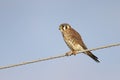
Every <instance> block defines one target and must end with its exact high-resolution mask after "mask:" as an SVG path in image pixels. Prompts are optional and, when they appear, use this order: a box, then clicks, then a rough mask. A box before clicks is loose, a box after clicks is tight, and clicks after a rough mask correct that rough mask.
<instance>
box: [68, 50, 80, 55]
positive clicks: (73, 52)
mask: <svg viewBox="0 0 120 80" xmlns="http://www.w3.org/2000/svg"><path fill="white" fill-rule="evenodd" d="M78 52H79V51H69V52H67V53H66V56H71V55H76V54H77V53H78Z"/></svg>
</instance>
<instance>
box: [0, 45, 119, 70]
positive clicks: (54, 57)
mask: <svg viewBox="0 0 120 80" xmlns="http://www.w3.org/2000/svg"><path fill="white" fill-rule="evenodd" d="M114 46H120V43H115V44H110V45H106V46H101V47H97V48H92V49H87V50H83V51H79V53H82V52H86V51H95V50H99V49H104V48H109V47H114ZM67 53H69V52H67ZM65 56H67V55H66V53H65V54H62V55H57V56H51V57H47V58H41V59H36V60H32V61H26V62H22V63H18V64H11V65H7V66H0V70H1V69H7V68H12V67H17V66H22V65H26V64H31V63H36V62H41V61H47V60H52V59H56V58H61V57H65Z"/></svg>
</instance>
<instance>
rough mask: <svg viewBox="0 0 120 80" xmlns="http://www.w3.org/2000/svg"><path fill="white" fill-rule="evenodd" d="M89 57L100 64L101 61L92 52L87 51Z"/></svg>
mask: <svg viewBox="0 0 120 80" xmlns="http://www.w3.org/2000/svg"><path fill="white" fill-rule="evenodd" d="M85 53H86V54H87V55H88V56H89V57H91V58H92V59H93V60H95V61H96V62H100V61H99V60H98V58H97V57H96V56H95V55H93V54H92V53H91V52H90V51H87V52H85Z"/></svg>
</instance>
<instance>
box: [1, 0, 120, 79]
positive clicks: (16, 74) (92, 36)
mask: <svg viewBox="0 0 120 80" xmlns="http://www.w3.org/2000/svg"><path fill="white" fill-rule="evenodd" d="M61 23H69V24H70V25H71V26H72V27H73V28H74V29H76V30H77V31H78V32H79V33H80V34H81V36H82V38H83V40H84V42H85V43H86V45H87V46H88V48H95V47H99V46H103V45H107V44H111V43H116V42H120V35H119V34H120V1H119V0H74V1H73V0H66V1H65V0H59V1H57V0H50V1H48V0H0V55H1V56H0V66H4V65H8V64H15V63H19V62H23V61H29V60H34V59H38V58H44V57H48V56H54V55H60V54H63V53H65V52H67V51H69V48H68V47H67V46H66V44H65V43H64V41H63V38H62V35H61V33H60V31H59V30H58V28H59V25H60V24H61ZM119 52H120V47H119V46H118V47H113V48H107V49H102V50H98V51H93V53H94V54H95V55H96V56H97V57H98V58H99V60H100V61H101V63H96V62H95V61H93V60H92V59H91V58H89V57H88V56H86V55H84V54H79V55H76V56H71V57H65V58H60V59H55V60H50V61H45V62H40V63H34V64H29V65H25V66H20V67H15V68H10V69H6V70H0V80H33V79H34V80H48V79H49V80H80V79H82V80H88V79H89V80H113V79H114V80H119V79H120V76H119V74H120V54H119Z"/></svg>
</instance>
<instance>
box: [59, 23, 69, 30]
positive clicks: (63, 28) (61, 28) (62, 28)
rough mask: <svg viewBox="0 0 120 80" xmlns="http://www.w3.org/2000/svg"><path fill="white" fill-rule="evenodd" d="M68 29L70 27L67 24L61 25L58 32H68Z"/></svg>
mask: <svg viewBox="0 0 120 80" xmlns="http://www.w3.org/2000/svg"><path fill="white" fill-rule="evenodd" d="M70 28H71V26H70V25H69V24H67V23H63V24H61V25H60V26H59V30H60V31H61V32H63V31H65V30H68V29H70Z"/></svg>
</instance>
